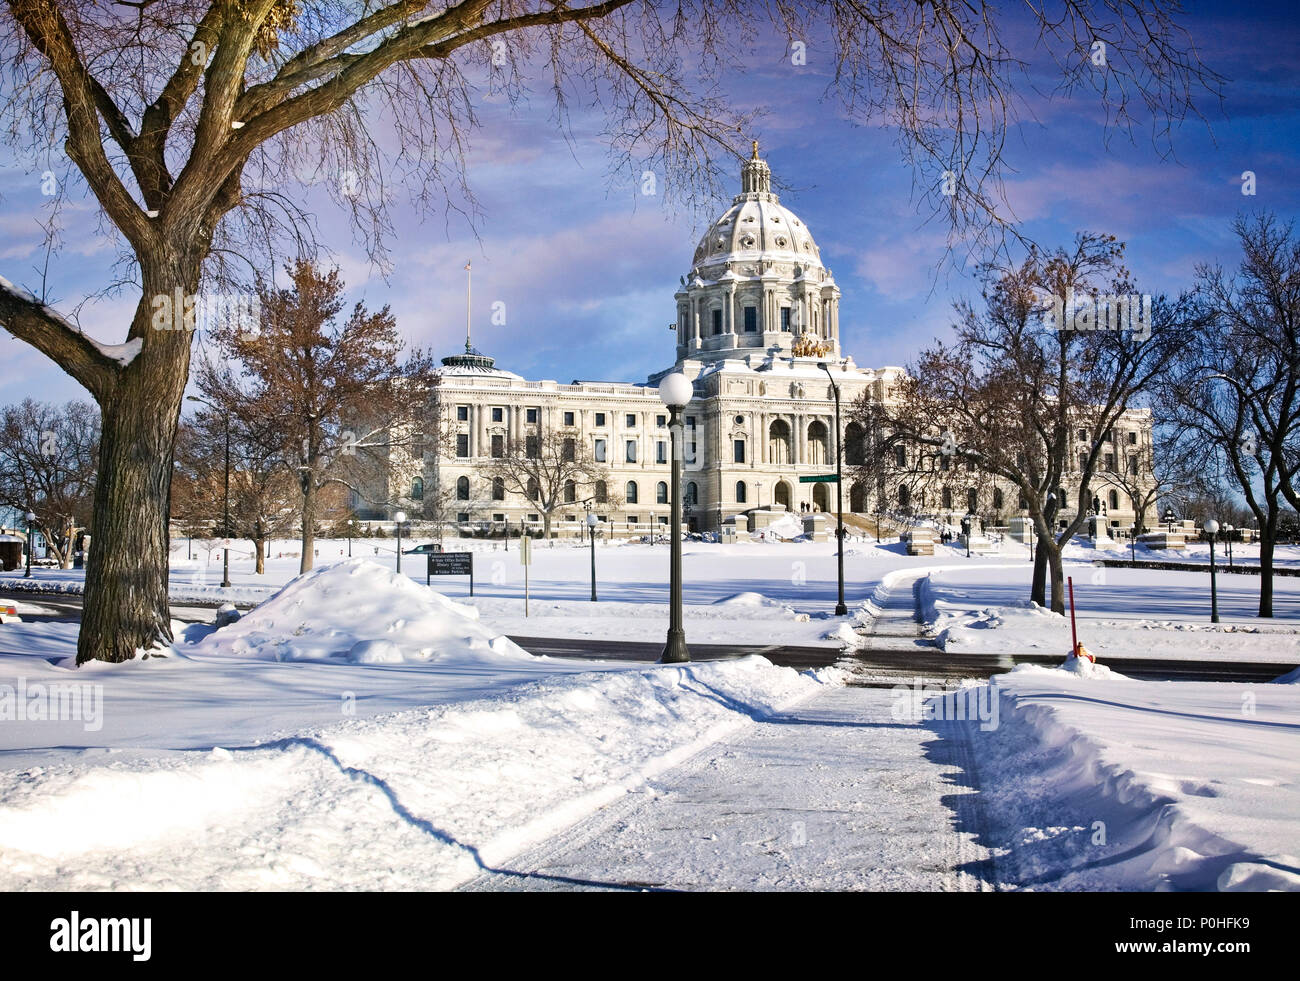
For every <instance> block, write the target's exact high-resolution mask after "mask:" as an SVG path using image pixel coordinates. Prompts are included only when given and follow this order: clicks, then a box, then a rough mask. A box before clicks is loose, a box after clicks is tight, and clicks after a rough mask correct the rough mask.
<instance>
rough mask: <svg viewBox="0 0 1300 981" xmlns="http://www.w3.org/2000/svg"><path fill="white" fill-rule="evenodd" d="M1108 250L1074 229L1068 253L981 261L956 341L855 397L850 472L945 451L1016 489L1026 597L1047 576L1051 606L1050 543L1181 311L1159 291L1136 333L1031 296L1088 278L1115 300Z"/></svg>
mask: <svg viewBox="0 0 1300 981" xmlns="http://www.w3.org/2000/svg"><path fill="white" fill-rule="evenodd" d="M1122 258H1123V246H1122V244H1120V243H1118V242H1116V240H1115V239H1114V237H1113V236H1108V235H1093V234H1081V235H1079V236H1078V237H1077V238H1076V240H1075V243H1074V246H1073V248H1071V249H1068V250H1067V249H1058V250H1056V251H1054V252H1052V253H1050V254H1048V255H1046V256H1040V255H1038V254H1037V253H1036V252H1031V254H1030V255H1029V256H1028V257H1027V258H1026V259H1025V260H1024V261H1023V262H1022V263H1021V264H1020V265H1018V266H1015V267H1010V268H1007V267H997V266H992V265H990V266H986V267H984V270H983V273H984V277H985V283H986V285H985V288H984V291H983V306H982V308H976V307H975V306H974V305H972V304H970V303H968V302H966V301H961V302H959V303H958V304H956V310H957V314H958V318H957V320H958V322H957V324H956V327H955V329H956V333H957V341H956V344H955V345H953V346H947V345H944V344H942V343H941V344H937V345H936V346H934V347H933V348H930V349H929V350H927V351H925V352H924V353H923V354H922V355H921V358H920V360H919V362H918V363H917V365H916V366H915V367H913V368H911V369H910V371H909V373H908V375H907V376H906V377H904V378H902V379H900V380H899V383H898V385H897V386H896V388H895V390H894V392H893V393H891V394H890V396H889V397H888V398H886V399H885V400H884V401H883V402H880V403H875V402H873V401H870V400H866V401H860V402H859V403H858V405H857V406H856V407H855V415H856V416H857V417H858V418H859V419H860V421H861V422H862V423H863V424H864V429H866V431H868V432H872V431H875V432H879V433H880V438H879V439H877V440H875V441H874V442H873V443H872V445H871V453H872V454H873V455H874V456H875V458H876V460H875V463H874V464H871V465H868V466H866V467H864V468H862V469H861V470H860V475H861V476H862V477H865V478H867V479H874V477H875V476H876V473H877V471H878V469H879V468H880V467H881V466H882V465H883V466H887V465H888V464H889V463H890V461H891V460H893V459H894V457H895V454H897V453H904V454H908V455H910V456H915V457H916V458H918V459H919V458H922V457H923V456H925V455H928V456H929V457H930V458H933V457H935V456H949V457H951V458H952V460H953V461H954V465H957V461H961V463H962V464H964V463H965V461H967V460H973V461H974V464H975V466H976V467H977V468H978V469H981V470H984V471H986V472H988V473H989V474H991V475H993V476H995V477H999V478H1002V479H1003V480H1005V481H1007V482H1009V483H1010V484H1011V485H1012V486H1013V487H1014V488H1015V489H1016V490H1017V492H1018V494H1019V497H1020V501H1021V502H1022V503H1021V507H1023V508H1024V509H1025V510H1027V511H1028V513H1029V517H1030V518H1031V519H1032V521H1033V523H1034V527H1035V530H1036V532H1037V536H1038V546H1037V550H1036V552H1035V563H1034V580H1033V585H1032V590H1031V598H1032V599H1033V600H1034V601H1035V602H1037V603H1039V604H1041V605H1044V606H1046V605H1048V604H1047V603H1046V602H1045V600H1046V598H1047V588H1046V587H1047V582H1048V576H1049V575H1050V583H1051V608H1052V610H1054V611H1055V612H1057V613H1061V612H1064V609H1065V579H1064V575H1063V566H1062V558H1061V551H1062V549H1063V547H1064V546H1065V544H1066V543H1067V542H1069V541H1070V539H1071V538H1072V537H1073V536H1074V535H1075V534H1076V533H1077V532H1078V531H1079V529H1080V528H1081V527H1083V524H1084V522H1085V521H1086V519H1087V516H1088V511H1089V509H1090V507H1091V504H1092V490H1091V486H1092V481H1093V479H1094V477H1095V476H1096V475H1097V474H1098V472H1099V471H1100V469H1101V467H1102V465H1103V463H1104V459H1105V451H1106V447H1107V446H1111V447H1113V446H1114V442H1113V433H1114V431H1115V429H1116V426H1117V425H1118V424H1119V423H1120V422H1121V420H1122V419H1123V418H1124V415H1125V413H1126V412H1127V411H1128V409H1129V408H1130V407H1136V403H1137V400H1138V399H1139V397H1141V396H1142V395H1143V393H1145V392H1147V391H1148V390H1149V389H1150V388H1151V386H1152V384H1153V379H1154V377H1155V376H1156V373H1157V372H1158V370H1159V369H1160V368H1161V366H1162V364H1163V363H1164V361H1165V360H1166V358H1167V357H1168V355H1169V352H1170V351H1172V350H1173V349H1175V347H1176V346H1177V344H1178V343H1179V340H1178V338H1179V331H1180V326H1181V323H1180V320H1179V317H1180V316H1181V314H1182V312H1183V311H1182V310H1181V308H1180V306H1179V305H1178V304H1171V303H1169V302H1167V301H1166V300H1164V298H1156V299H1155V300H1154V301H1152V303H1151V305H1150V307H1149V308H1148V309H1149V310H1150V319H1149V321H1148V323H1147V325H1146V329H1144V330H1140V329H1136V327H1137V325H1136V323H1134V324H1133V325H1132V327H1133V329H1130V328H1127V327H1126V328H1125V329H1122V330H1121V329H1109V330H1096V329H1086V328H1085V329H1082V330H1081V329H1075V321H1074V319H1073V313H1072V312H1071V310H1070V307H1069V304H1068V301H1063V302H1062V303H1061V307H1059V308H1057V309H1055V310H1054V309H1053V308H1054V307H1056V304H1055V303H1050V302H1049V303H1048V305H1046V306H1045V300H1048V301H1050V300H1051V298H1063V297H1067V296H1069V295H1072V294H1074V293H1077V294H1078V295H1079V298H1080V299H1083V298H1085V297H1087V295H1088V294H1089V293H1097V292H1101V289H1102V288H1105V293H1104V294H1103V295H1104V296H1105V297H1113V296H1123V297H1125V298H1126V301H1127V298H1128V297H1129V296H1131V290H1130V287H1129V286H1128V284H1127V283H1126V281H1125V275H1126V274H1125V270H1124V268H1123V263H1122ZM1067 291H1068V292H1067ZM1088 302H1092V301H1091V298H1089V300H1088ZM1062 308H1063V309H1062ZM1098 309H1100V306H1098ZM1057 316H1070V317H1071V321H1070V323H1069V324H1065V323H1063V322H1062V321H1060V320H1057V319H1056V317H1057ZM1071 503H1073V508H1072V509H1071V508H1070V504H1071ZM1070 510H1072V511H1073V514H1072V516H1071V517H1069V518H1063V517H1062V515H1064V514H1068V513H1069V511H1070Z"/></svg>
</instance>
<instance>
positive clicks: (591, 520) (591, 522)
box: [587, 504, 653, 603]
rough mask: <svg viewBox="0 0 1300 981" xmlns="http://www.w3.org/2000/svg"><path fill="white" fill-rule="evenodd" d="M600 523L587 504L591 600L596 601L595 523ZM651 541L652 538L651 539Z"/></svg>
mask: <svg viewBox="0 0 1300 981" xmlns="http://www.w3.org/2000/svg"><path fill="white" fill-rule="evenodd" d="M598 524H600V518H598V517H596V514H595V512H594V511H592V510H591V505H590V504H588V505H587V537H588V538H590V539H591V601H592V602H593V603H594V602H596V525H598ZM651 540H652V541H653V539H651Z"/></svg>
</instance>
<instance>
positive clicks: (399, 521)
mask: <svg viewBox="0 0 1300 981" xmlns="http://www.w3.org/2000/svg"><path fill="white" fill-rule="evenodd" d="M393 520H394V521H396V522H397V571H398V572H399V573H400V572H401V571H402V522H404V521H405V520H406V512H405V511H398V512H397V513H396V514H394V515H393Z"/></svg>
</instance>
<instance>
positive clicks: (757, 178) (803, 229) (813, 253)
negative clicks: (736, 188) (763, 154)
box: [692, 145, 821, 267]
mask: <svg viewBox="0 0 1300 981" xmlns="http://www.w3.org/2000/svg"><path fill="white" fill-rule="evenodd" d="M740 180H741V192H740V193H739V194H737V195H736V196H735V197H734V198H733V199H732V202H731V207H730V208H728V209H727V211H726V212H725V213H724V214H723V215H722V217H720V218H719V219H718V220H717V221H715V222H714V223H713V225H712V226H711V227H710V228H709V230H708V232H707V233H706V234H705V235H704V237H703V238H702V239H700V244H699V245H698V246H696V249H695V256H694V259H693V260H692V265H694V266H697V267H698V266H709V265H713V264H714V263H718V262H730V261H744V260H746V259H756V258H758V257H759V256H760V255H762V256H764V257H766V258H772V259H778V260H784V261H786V262H797V263H801V264H803V265H805V266H814V267H820V266H821V250H820V249H818V248H817V243H816V242H814V241H813V237H812V233H811V232H810V231H808V226H806V225H805V224H804V223H803V222H802V221H801V220H800V219H799V216H798V215H796V214H795V213H794V212H793V211H791V210H790V209H789V208H787V207H785V206H784V205H783V204H781V201H780V199H779V198H778V197H777V196H776V195H775V194H773V193H772V172H771V170H770V169H769V168H768V165H767V161H765V160H760V159H759V157H758V147H757V145H755V147H754V156H753V157H751V158H750V159H749V160H747V161H746V162H745V166H744V168H743V170H742V171H741V176H740Z"/></svg>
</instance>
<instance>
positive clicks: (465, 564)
mask: <svg viewBox="0 0 1300 981" xmlns="http://www.w3.org/2000/svg"><path fill="white" fill-rule="evenodd" d="M433 576H469V594H470V595H471V596H473V595H474V553H473V552H443V553H441V554H439V553H437V552H430V553H429V568H428V570H427V571H426V572H425V575H424V584H425V585H426V586H427V585H429V580H430V579H431V578H432V577H433Z"/></svg>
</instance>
